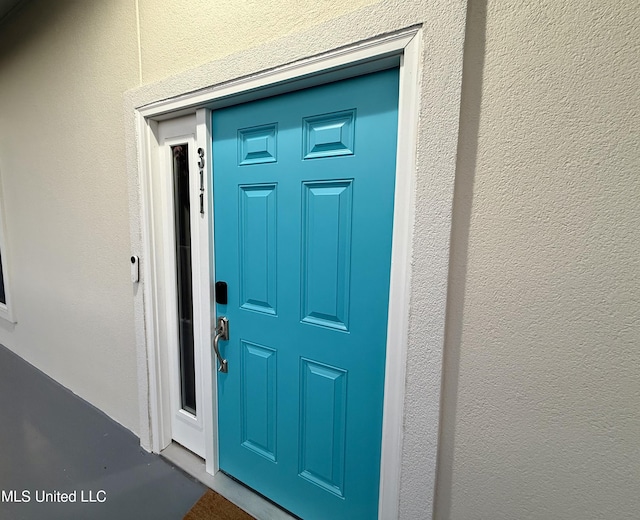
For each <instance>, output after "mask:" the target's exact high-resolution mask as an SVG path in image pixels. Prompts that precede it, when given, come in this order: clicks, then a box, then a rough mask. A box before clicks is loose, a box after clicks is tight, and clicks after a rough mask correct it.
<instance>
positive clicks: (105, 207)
mask: <svg viewBox="0 0 640 520" xmlns="http://www.w3.org/2000/svg"><path fill="white" fill-rule="evenodd" d="M135 21H136V17H135V10H134V5H133V3H132V2H129V1H126V0H121V1H110V2H67V1H65V2H55V5H54V3H51V2H46V1H36V0H34V1H32V2H26V3H24V4H23V5H22V6H21V8H20V9H19V10H18V11H17V12H16V13H14V14H13V15H11V16H10V17H9V18H7V19H5V21H4V24H3V26H2V27H1V28H0V175H1V176H2V182H3V187H4V204H5V216H6V230H7V250H6V251H3V252H2V253H3V254H5V253H6V255H7V257H8V260H9V264H10V265H9V273H8V276H7V279H8V283H10V285H11V289H12V295H13V304H14V305H13V307H14V311H15V319H16V320H17V324H15V325H10V324H8V323H7V322H5V321H4V320H0V343H2V344H4V345H6V346H7V347H8V348H10V349H11V350H13V351H14V352H16V353H18V354H19V355H20V356H22V357H23V358H25V359H26V360H28V361H29V362H31V363H32V364H34V365H35V366H36V367H38V368H40V369H41V370H43V371H44V372H45V373H47V374H48V375H50V376H51V377H53V378H54V379H56V380H57V381H59V382H60V383H61V384H63V385H64V386H66V387H68V388H69V389H71V390H72V391H74V392H75V393H77V394H79V395H80V396H81V397H83V398H85V399H87V400H88V401H89V402H91V403H92V404H94V405H95V406H97V407H98V408H100V409H102V410H103V411H105V412H106V413H107V414H108V415H110V416H111V417H113V418H114V419H116V420H117V421H119V422H120V423H122V424H124V425H125V426H127V427H128V428H130V429H132V430H134V431H137V429H138V422H139V416H138V392H137V385H136V376H137V372H136V356H135V338H134V322H133V311H132V309H133V305H132V288H131V282H130V276H129V264H128V257H129V251H130V242H129V223H128V221H129V213H128V197H127V178H126V168H125V153H124V150H125V145H124V132H123V127H124V117H123V110H122V93H123V92H124V91H125V90H126V89H128V88H131V87H133V86H135V85H136V84H137V81H138V60H137V58H136V49H137V45H136V24H135Z"/></svg>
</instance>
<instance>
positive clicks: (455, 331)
mask: <svg viewBox="0 0 640 520" xmlns="http://www.w3.org/2000/svg"><path fill="white" fill-rule="evenodd" d="M486 21H487V0H469V3H468V5H467V21H466V36H465V43H464V55H463V65H462V96H461V102H460V131H459V135H458V150H457V163H456V178H455V184H454V195H453V213H452V223H451V249H450V255H451V256H450V259H449V286H448V291H447V295H448V296H447V315H446V323H445V344H444V356H443V369H442V370H443V374H442V397H441V406H440V435H439V436H440V439H439V450H438V462H437V472H436V490H435V501H434V512H433V518H434V519H436V520H447V519H449V517H450V513H451V487H452V482H453V460H454V459H453V457H454V448H455V445H454V441H455V424H456V408H457V399H458V372H459V367H460V348H461V341H462V325H463V312H464V295H465V281H466V276H467V258H468V245H469V228H470V224H471V208H472V202H473V185H474V179H475V173H476V159H477V152H478V131H479V126H480V106H481V101H482V79H483V72H484V54H485V38H486Z"/></svg>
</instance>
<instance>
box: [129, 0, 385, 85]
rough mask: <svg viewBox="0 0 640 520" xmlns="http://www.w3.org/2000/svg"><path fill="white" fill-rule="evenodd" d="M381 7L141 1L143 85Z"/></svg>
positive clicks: (332, 1) (325, 0) (310, 0)
mask: <svg viewBox="0 0 640 520" xmlns="http://www.w3.org/2000/svg"><path fill="white" fill-rule="evenodd" d="M375 2H376V0H350V1H349V2H344V1H340V0H322V1H321V2H318V1H317V0H316V1H314V0H296V1H295V2H287V1H284V2H283V1H281V0H278V1H267V2H264V1H257V0H243V1H241V2H238V1H237V0H217V1H216V2H211V1H208V0H193V1H189V2H180V3H176V2H171V1H168V0H138V3H139V12H140V44H141V45H140V49H141V54H140V56H141V59H140V61H141V69H142V81H143V83H151V82H153V81H158V80H161V79H164V78H166V77H167V76H170V75H172V74H176V73H177V72H182V71H185V70H188V69H191V68H193V67H196V66H198V65H202V64H204V63H209V62H211V61H213V60H215V59H218V58H221V57H223V56H228V55H230V54H233V53H235V52H238V51H242V50H244V49H249V48H252V47H257V46H259V45H260V44H263V43H265V42H268V41H271V40H276V39H278V38H281V37H282V36H285V35H287V34H291V33H294V32H299V31H302V30H304V29H307V28H309V27H312V26H314V25H317V24H320V23H322V22H325V21H327V20H330V19H332V18H337V17H339V16H340V15H342V14H345V13H348V12H349V11H353V10H356V9H358V8H359V7H362V6H364V5H368V4H373V3H375ZM259 61H260V57H259V56H256V62H259Z"/></svg>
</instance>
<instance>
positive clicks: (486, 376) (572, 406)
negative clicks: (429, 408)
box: [436, 0, 640, 520]
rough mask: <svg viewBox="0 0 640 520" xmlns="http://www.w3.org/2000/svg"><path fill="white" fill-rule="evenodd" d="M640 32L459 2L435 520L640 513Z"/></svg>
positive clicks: (543, 11)
mask: <svg viewBox="0 0 640 520" xmlns="http://www.w3.org/2000/svg"><path fill="white" fill-rule="evenodd" d="M639 28H640V6H639V4H638V3H637V2H622V1H619V2H618V1H605V2H597V1H589V2H559V1H556V0H550V1H543V2H511V1H509V2H504V1H494V0H489V1H488V2H486V3H485V2H482V1H480V2H478V1H472V2H471V6H470V16H469V20H468V27H467V41H466V47H465V64H464V67H465V68H464V79H463V96H462V111H461V129H460V132H461V137H460V149H459V157H458V172H457V179H456V191H455V193H456V196H455V202H454V217H453V233H452V267H451V277H450V292H449V309H448V316H447V341H446V345H445V362H444V364H445V370H444V380H445V381H444V388H443V408H442V410H443V411H442V414H443V415H442V418H443V422H442V429H441V431H442V436H441V442H442V444H441V451H440V465H439V472H438V488H437V501H436V504H437V507H436V510H437V513H438V514H437V518H439V519H451V520H464V519H470V518H473V519H491V520H498V519H505V520H506V519H514V518H518V519H536V520H538V519H539V520H547V519H551V518H553V519H556V520H559V519H571V520H586V519H614V518H615V519H616V520H618V519H632V518H634V519H635V518H638V515H639V514H640V513H639V511H640V494H639V493H638V489H640V448H639V446H640V442H639V437H638V432H640V412H639V406H638V403H640V383H639V382H640V333H639V322H638V316H639V315H640V307H639V298H640V296H639V295H640V284H639V283H638V282H639V277H640V149H639V137H640V135H639V131H638V128H639V124H638V122H639V121H640V119H639V115H640V95H639V92H640V65H639V56H640V29H639Z"/></svg>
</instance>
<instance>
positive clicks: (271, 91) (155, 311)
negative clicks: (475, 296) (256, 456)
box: [125, 0, 466, 520]
mask: <svg viewBox="0 0 640 520" xmlns="http://www.w3.org/2000/svg"><path fill="white" fill-rule="evenodd" d="M381 6H382V7H384V9H385V12H384V13H383V15H381V11H380V8H381ZM407 6H408V8H407V9H406V10H403V11H402V12H401V13H399V12H398V7H397V6H395V3H394V2H387V1H382V2H379V3H377V4H374V5H373V6H370V7H367V8H362V9H360V10H358V11H356V12H354V13H351V14H349V15H345V16H343V17H340V18H338V19H336V20H333V21H331V22H327V23H325V24H324V25H320V26H317V27H315V28H314V29H313V30H312V31H311V30H309V31H307V32H302V33H299V34H296V35H291V36H288V37H285V38H283V39H282V40H279V41H277V42H272V43H269V44H265V45H263V46H261V47H260V48H259V49H257V50H256V49H253V50H251V51H246V52H240V53H238V54H236V55H234V56H230V57H227V58H222V59H220V60H216V61H214V62H211V63H209V64H205V65H203V66H201V67H198V68H197V69H193V70H191V71H187V72H184V73H181V74H179V75H177V76H175V77H173V78H168V79H167V80H163V81H160V82H158V83H155V84H153V85H148V86H143V87H140V88H139V89H136V90H133V91H130V92H128V93H127V94H126V95H125V113H126V114H127V117H128V119H127V128H126V130H127V137H128V138H130V139H129V149H128V168H129V175H130V187H131V193H130V205H131V211H130V213H131V215H132V226H131V236H132V250H133V251H141V252H142V254H141V265H142V278H141V284H140V285H141V291H140V293H139V294H137V295H136V296H135V301H134V305H135V312H136V326H137V331H138V334H137V338H138V361H139V367H138V374H139V397H140V412H141V424H140V438H141V444H142V446H143V447H145V448H146V449H149V450H152V451H154V452H160V451H161V450H162V449H163V448H164V447H165V446H166V436H165V435H164V434H163V424H165V423H166V418H165V417H163V410H162V399H161V395H162V391H163V377H164V376H163V374H162V373H161V371H159V369H158V367H159V362H158V361H159V352H158V342H159V341H160V339H161V338H162V336H163V334H164V330H163V328H164V324H163V323H162V316H163V314H162V308H161V307H162V298H163V296H162V294H160V293H161V292H162V286H161V282H160V279H161V273H160V271H161V269H159V267H160V266H161V264H162V260H161V259H159V258H158V257H157V255H158V254H159V252H160V251H161V249H158V247H157V244H155V242H154V236H155V235H156V231H155V228H154V226H155V222H156V221H157V218H158V216H157V215H154V198H153V194H154V182H155V181H154V174H155V173H154V167H153V164H152V161H151V158H152V156H153V155H154V154H155V153H156V152H155V150H156V147H157V141H156V138H155V135H156V130H157V125H158V122H159V121H162V120H164V119H170V118H173V117H177V116H179V115H183V114H196V115H197V121H198V124H197V137H196V142H197V146H202V147H203V148H205V150H206V156H207V157H211V155H210V154H211V148H210V144H211V143H210V141H211V132H210V126H209V125H210V119H211V118H210V111H211V110H215V109H216V108H220V107H223V106H228V105H232V104H236V103H241V102H247V101H252V100H255V99H259V98H263V97H267V96H272V95H276V94H280V93H284V92H289V91H292V90H297V89H300V88H306V87H310V86H314V85H318V84H322V83H327V82H331V81H337V80H340V79H345V78H348V77H351V76H355V75H360V74H364V73H368V72H374V71H376V70H381V69H384V68H388V67H390V66H399V67H400V97H399V113H398V117H399V131H398V149H397V151H398V155H397V157H398V159H397V167H396V192H395V209H394V228H393V233H394V235H393V245H392V266H391V288H390V301H389V322H388V334H387V359H386V379H385V395H384V413H383V444H382V455H381V478H380V501H379V518H380V519H385V520H393V519H395V518H412V517H415V514H416V512H419V516H420V517H427V516H431V511H432V508H433V500H434V488H435V478H436V458H437V446H438V420H439V406H440V386H441V379H442V374H441V371H442V350H443V345H444V324H445V311H446V288H447V280H448V264H449V257H448V252H449V233H450V226H451V207H452V202H453V181H454V176H455V158H456V146H457V136H458V115H459V110H460V85H461V75H462V47H463V41H464V25H465V10H466V1H464V0H461V1H460V2H457V3H455V5H454V6H452V5H451V2H445V1H444V0H436V1H434V2H427V1H422V0H415V1H408V2H407ZM409 7H410V8H409ZM436 21H442V25H441V26H439V25H438V26H436V25H434V24H435V23H436ZM329 29H331V31H330V30H329ZM323 31H325V32H323ZM258 51H259V52H258ZM256 56H258V57H259V58H256ZM208 164H209V165H210V161H208ZM208 177H209V178H210V176H208ZM208 182H210V179H209V180H208ZM425 183H427V184H428V189H427V188H425ZM421 190H423V192H424V193H422V194H421ZM207 199H208V208H207V214H209V212H210V211H211V209H212V196H211V186H210V185H209V186H208V196H207ZM434 214H435V215H437V220H434V221H433V223H432V227H431V228H430V229H429V232H428V233H423V230H422V229H418V225H422V224H423V222H424V219H425V217H426V216H427V215H428V216H429V217H431V216H433V215H434ZM198 233H199V235H198V237H199V238H198V239H199V240H201V244H202V245H203V246H204V245H206V248H207V254H208V255H209V257H208V260H209V265H211V264H212V263H213V262H212V260H213V250H212V244H213V242H212V236H211V235H210V234H206V233H205V231H204V230H203V229H199V230H198ZM208 233H210V231H209V232H208ZM421 234H422V235H421ZM205 235H206V236H205ZM420 235H421V236H420ZM425 236H426V237H427V238H428V240H427V242H425V240H424V239H425ZM201 254H202V250H201ZM417 255H420V257H423V258H424V257H426V258H428V259H429V265H430V267H429V272H428V273H426V274H425V273H422V272H420V273H415V272H413V271H412V269H413V264H414V263H415V258H416V256H417ZM203 263H204V262H203ZM199 269H200V270H201V272H202V273H204V270H205V269H206V266H204V265H201V266H200V267H199ZM416 275H418V276H416ZM208 276H209V279H210V280H213V279H214V278H213V273H212V272H209V273H208ZM416 278H417V279H418V281H419V282H420V283H419V284H418V285H416V283H415V280H416ZM425 279H426V280H428V281H429V286H424V284H423V282H424V280H425ZM205 293H206V291H204V292H203V294H200V295H198V296H197V297H198V298H199V300H200V304H201V312H202V313H203V316H204V313H205V312H206V313H208V314H209V322H208V327H209V330H208V332H209V333H210V332H211V330H210V327H211V323H212V322H211V318H212V317H211V315H210V312H211V310H212V308H213V305H212V303H211V297H212V295H211V294H210V293H209V294H205ZM195 297H196V295H194V298H195ZM416 303H418V304H419V305H420V309H419V312H415V311H414V305H416ZM425 315H428V317H429V319H428V320H423V319H422V317H423V316H425ZM204 333H205V331H204V330H203V334H204ZM210 354H211V353H210V352H208V355H207V356H206V357H207V359H204V360H203V361H204V365H205V366H204V370H205V373H206V374H207V373H208V374H209V375H210V380H209V381H205V385H206V384H208V385H209V386H210V392H211V393H210V395H209V397H210V398H211V400H212V401H211V402H212V403H213V404H214V407H215V401H216V396H215V386H216V385H215V379H214V377H215V373H216V372H215V370H214V369H213V368H212V367H213V366H214V365H213V363H212V360H211V355H210ZM421 357H428V359H429V364H428V366H426V367H425V368H423V370H422V372H420V373H416V371H415V370H414V369H413V367H412V366H411V362H412V361H411V360H412V359H416V358H421ZM207 363H208V368H207V366H206V365H207ZM215 416H216V411H215V408H214V409H212V410H211V416H210V417H205V418H204V419H205V423H207V422H208V423H209V425H208V426H207V424H205V428H207V429H208V431H209V435H210V437H209V438H210V442H208V446H207V453H206V470H207V472H208V473H210V474H215V473H216V472H217V470H218V466H217V448H216V437H217V432H216V421H215ZM417 416H420V417H421V419H420V420H419V421H416V420H414V417H417ZM425 421H427V422H428V424H429V427H428V428H426V429H425V428H420V429H418V428H416V426H415V425H416V424H419V425H423V424H424V422H425ZM416 447H419V449H420V450H422V451H421V452H420V453H418V455H417V456H418V458H419V459H421V460H423V461H424V464H423V465H422V466H420V467H419V468H415V467H414V464H413V461H414V460H416V452H415V451H413V450H415V449H416ZM411 451H413V452H411Z"/></svg>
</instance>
